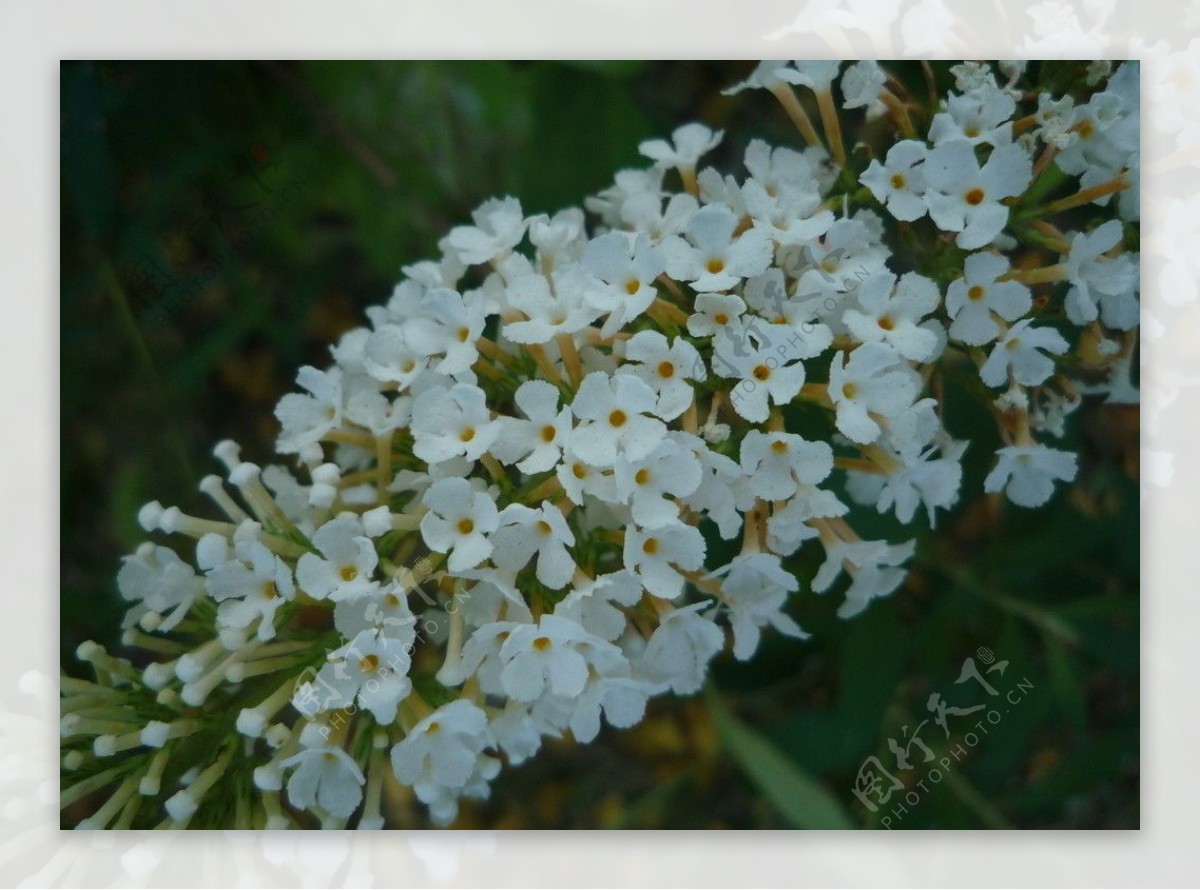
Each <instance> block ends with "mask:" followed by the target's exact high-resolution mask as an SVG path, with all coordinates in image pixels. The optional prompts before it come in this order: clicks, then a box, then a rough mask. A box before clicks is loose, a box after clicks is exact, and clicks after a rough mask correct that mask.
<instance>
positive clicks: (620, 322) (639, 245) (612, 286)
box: [583, 198, 665, 337]
mask: <svg viewBox="0 0 1200 890" xmlns="http://www.w3.org/2000/svg"><path fill="white" fill-rule="evenodd" d="M654 200H655V201H656V202H657V200H658V199H657V198H654ZM664 264H665V260H664V257H663V253H662V251H661V250H660V249H659V247H658V246H656V245H653V244H651V243H650V239H649V238H648V237H647V236H646V234H645V233H644V232H642V233H639V234H638V235H637V236H636V237H634V236H632V235H629V234H626V233H624V232H609V233H607V234H605V235H601V236H599V237H598V238H593V239H592V240H591V241H589V242H588V243H587V246H586V247H584V249H583V265H584V268H586V269H587V270H588V271H589V272H591V274H592V275H594V276H596V278H597V279H599V284H598V285H596V286H591V287H588V288H587V289H586V291H585V293H584V297H585V299H586V300H587V301H588V303H590V304H591V305H592V306H594V307H595V308H596V309H598V310H600V311H602V312H606V313H608V318H607V319H606V320H605V322H604V325H603V327H602V328H601V330H600V333H601V336H604V337H611V336H612V335H613V334H614V333H616V332H617V331H618V330H620V329H621V328H623V327H624V326H625V325H627V324H628V323H629V322H631V321H633V319H635V318H637V317H638V316H639V315H641V314H642V313H643V312H645V311H646V309H647V308H649V306H650V304H651V303H653V302H654V300H655V299H656V298H657V297H658V290H657V288H656V287H655V286H654V280H655V279H656V278H658V276H659V275H661V274H662V271H663V268H664Z"/></svg>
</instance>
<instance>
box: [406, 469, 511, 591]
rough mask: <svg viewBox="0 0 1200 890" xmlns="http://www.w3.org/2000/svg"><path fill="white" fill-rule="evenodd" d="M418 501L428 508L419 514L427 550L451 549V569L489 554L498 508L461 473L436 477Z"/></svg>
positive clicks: (472, 564)
mask: <svg viewBox="0 0 1200 890" xmlns="http://www.w3.org/2000/svg"><path fill="white" fill-rule="evenodd" d="M421 503H422V504H424V505H425V506H426V507H428V508H429V512H428V513H426V514H425V515H424V516H422V517H421V536H422V537H423V538H424V539H425V543H426V545H428V547H429V549H430V550H435V551H437V552H438V553H447V552H449V553H450V559H449V561H448V563H447V565H448V566H449V568H450V571H452V572H460V571H462V570H463V569H472V568H474V567H475V566H477V565H479V564H480V563H481V562H483V561H484V560H485V559H487V558H488V557H489V556H491V555H492V542H491V541H490V540H489V537H488V536H489V535H491V534H492V532H494V531H495V530H496V529H497V528H498V527H499V524H500V511H499V510H497V509H496V503H495V501H493V500H492V498H491V496H490V495H488V494H487V493H486V492H482V491H476V490H475V489H474V488H472V487H471V483H470V482H469V481H468V480H466V479H462V478H460V477H454V478H451V479H439V480H437V481H436V482H434V483H433V485H431V486H430V487H429V490H428V491H427V492H425V496H424V497H423V498H421Z"/></svg>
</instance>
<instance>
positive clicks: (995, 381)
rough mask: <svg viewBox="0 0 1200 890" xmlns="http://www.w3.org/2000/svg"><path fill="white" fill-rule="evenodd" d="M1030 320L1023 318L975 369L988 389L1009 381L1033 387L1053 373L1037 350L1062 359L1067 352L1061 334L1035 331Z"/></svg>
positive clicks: (1049, 361) (1051, 362) (1043, 329)
mask: <svg viewBox="0 0 1200 890" xmlns="http://www.w3.org/2000/svg"><path fill="white" fill-rule="evenodd" d="M1032 325H1033V321H1032V319H1028V318H1023V319H1021V320H1020V321H1018V322H1017V323H1016V324H1015V325H1013V326H1012V327H1011V328H1009V329H1008V331H1007V333H1005V335H1004V336H1003V337H1001V338H1000V342H999V343H997V344H996V346H995V348H993V349H992V354H991V355H990V356H988V360H987V361H986V362H984V363H983V367H981V368H980V369H979V376H980V378H981V379H982V380H983V382H984V383H986V384H987V385H988V386H1004V385H1005V384H1006V383H1007V382H1008V379H1009V375H1010V374H1011V376H1012V379H1013V380H1015V381H1016V382H1017V383H1020V384H1021V385H1023V386H1037V385H1038V384H1039V383H1041V382H1042V381H1044V380H1045V379H1046V378H1047V377H1049V376H1050V375H1051V374H1053V373H1054V360H1053V359H1050V358H1048V357H1046V356H1045V355H1042V353H1041V352H1040V351H1039V350H1043V349H1044V350H1045V351H1046V352H1052V353H1054V354H1055V355H1062V354H1063V353H1064V352H1066V351H1067V349H1068V348H1069V344H1068V343H1067V341H1066V340H1064V339H1063V336H1062V334H1060V333H1059V332H1058V331H1056V330H1054V329H1053V328H1035V327H1033V326H1032Z"/></svg>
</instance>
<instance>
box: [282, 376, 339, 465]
mask: <svg viewBox="0 0 1200 890" xmlns="http://www.w3.org/2000/svg"><path fill="white" fill-rule="evenodd" d="M296 382H298V383H299V384H300V385H301V386H302V387H304V388H305V389H307V390H308V391H309V393H310V395H301V394H300V393H288V394H287V395H285V396H284V397H283V398H282V399H280V400H279V404H278V405H276V406H275V417H276V419H277V420H278V421H279V423H280V426H282V427H283V429H282V431H281V432H280V434H279V439H278V440H276V443H275V447H276V448H278V449H279V453H280V454H295V453H296V452H297V451H299V450H300V449H301V448H303V447H304V446H305V445H309V444H311V443H313V442H319V441H321V439H322V438H323V437H324V436H325V434H326V433H328V432H329V431H330V430H332V429H333V428H334V427H336V426H338V425H339V424H340V423H341V420H342V371H341V369H340V368H337V367H334V368H330V369H329V370H328V371H319V370H317V369H316V368H313V367H310V366H308V365H305V366H304V367H303V368H301V369H300V372H299V373H298V374H297V375H296Z"/></svg>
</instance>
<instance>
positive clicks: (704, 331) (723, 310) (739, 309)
mask: <svg viewBox="0 0 1200 890" xmlns="http://www.w3.org/2000/svg"><path fill="white" fill-rule="evenodd" d="M694 305H695V308H696V311H695V312H693V313H692V314H691V315H689V316H688V320H687V329H688V333H689V334H691V335H692V336H693V337H711V336H712V335H713V334H715V333H717V331H719V330H722V329H723V328H724V327H725V326H726V325H727V324H730V323H732V322H733V321H735V320H737V319H738V318H739V317H741V314H742V313H743V312H745V311H746V304H745V303H744V302H743V301H742V298H741V297H739V296H737V295H736V294H697V295H696V302H695V304H694Z"/></svg>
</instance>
